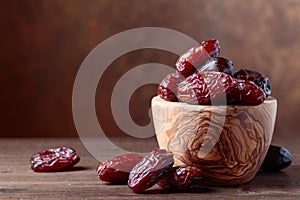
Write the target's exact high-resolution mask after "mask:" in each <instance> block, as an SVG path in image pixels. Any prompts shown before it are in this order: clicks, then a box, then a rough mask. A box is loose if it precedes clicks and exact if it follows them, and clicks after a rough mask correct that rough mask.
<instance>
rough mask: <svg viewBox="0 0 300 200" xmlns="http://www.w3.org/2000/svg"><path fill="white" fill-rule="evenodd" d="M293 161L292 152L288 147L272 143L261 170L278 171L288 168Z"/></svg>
mask: <svg viewBox="0 0 300 200" xmlns="http://www.w3.org/2000/svg"><path fill="white" fill-rule="evenodd" d="M291 163H292V154H291V153H290V152H289V151H288V150H287V149H286V148H284V147H278V146H274V145H270V147H269V150H268V152H267V155H266V157H265V159H264V161H263V163H262V165H261V167H260V170H261V171H265V172H277V171H280V170H282V169H284V168H287V167H288V166H290V164H291Z"/></svg>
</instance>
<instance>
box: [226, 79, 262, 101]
mask: <svg viewBox="0 0 300 200" xmlns="http://www.w3.org/2000/svg"><path fill="white" fill-rule="evenodd" d="M265 98H266V96H265V94H264V92H263V91H262V89H261V88H259V87H258V86H257V85H256V84H255V83H253V82H252V81H247V80H241V79H235V78H234V81H233V85H232V87H231V88H230V91H229V93H228V94H227V103H228V104H229V105H252V106H256V105H259V104H261V103H263V102H264V100H265Z"/></svg>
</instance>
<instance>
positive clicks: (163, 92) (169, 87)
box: [157, 72, 184, 102]
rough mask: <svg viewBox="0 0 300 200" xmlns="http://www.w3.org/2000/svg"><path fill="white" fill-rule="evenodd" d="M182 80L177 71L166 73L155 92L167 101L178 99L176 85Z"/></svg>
mask: <svg viewBox="0 0 300 200" xmlns="http://www.w3.org/2000/svg"><path fill="white" fill-rule="evenodd" d="M183 80H184V77H183V76H182V75H180V74H179V73H178V72H175V73H170V74H168V75H167V76H166V77H165V78H164V79H163V80H162V82H161V83H160V84H159V86H158V88H157V94H158V95H159V96H160V97H161V98H162V99H165V100H167V101H173V102H176V101H178V99H177V97H176V91H177V85H178V84H179V83H180V82H181V81H183Z"/></svg>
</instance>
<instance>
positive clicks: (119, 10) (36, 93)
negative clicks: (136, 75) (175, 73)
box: [0, 0, 300, 137]
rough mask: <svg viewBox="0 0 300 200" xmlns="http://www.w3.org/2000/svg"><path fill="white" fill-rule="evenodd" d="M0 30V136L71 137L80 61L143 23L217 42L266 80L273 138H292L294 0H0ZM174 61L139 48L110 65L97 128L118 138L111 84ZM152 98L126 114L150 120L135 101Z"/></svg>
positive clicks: (297, 13) (296, 95)
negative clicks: (273, 112)
mask: <svg viewBox="0 0 300 200" xmlns="http://www.w3.org/2000/svg"><path fill="white" fill-rule="evenodd" d="M0 25H1V28H0V45H1V49H0V89H1V98H0V110H1V119H0V123H1V126H0V136H3V137H11V136H22V137H27V136H28V137H29V136H51V137H52V136H77V133H76V129H75V126H74V123H73V118H72V88H73V82H74V80H75V77H76V73H77V70H78V69H79V67H80V64H81V63H82V61H83V59H84V58H85V57H86V56H87V54H88V53H89V52H90V51H91V50H92V49H93V48H94V47H95V46H96V45H97V44H99V43H100V42H101V41H103V40H105V39H107V38H108V37H110V36H112V35H114V34H117V33H119V32H121V31H125V30H127V29H132V28H137V27H143V26H157V27H165V28H170V29H174V30H176V31H180V32H182V33H185V34H187V35H189V36H191V37H192V38H194V39H196V40H198V41H202V40H205V39H209V38H216V39H218V40H220V42H221V46H222V56H223V57H227V58H230V59H231V60H232V61H233V62H234V64H235V68H236V69H239V68H241V67H243V66H246V67H250V68H252V69H254V70H259V71H261V72H263V73H264V74H266V75H267V76H269V78H270V79H271V83H272V89H273V90H272V95H273V96H275V97H276V98H277V99H278V103H279V104H278V115H277V125H276V130H275V136H276V135H292V134H295V135H296V134H298V129H299V128H300V123H299V119H300V110H299V109H300V106H299V103H300V91H299V88H300V79H299V78H298V77H299V74H300V66H299V63H300V58H299V53H300V1H298V0H286V1H279V0H278V1H274V0H264V1H261V0H253V1H250V2H245V1H239V0H228V1H219V0H211V1H201V0H194V1H193V0H189V1H179V0H178V1H174V0H154V1H139V0H128V1H125V0H124V1H123V0H115V1H110V0H88V1H86V0H72V1H67V0H26V1H23V0H19V1H18V0H2V1H1V2H0ZM176 58H177V57H176V56H175V55H172V54H170V53H167V52H161V51H157V50H140V51H136V52H132V53H128V54H125V55H123V56H121V57H120V58H119V59H117V60H116V61H115V62H114V63H113V64H112V65H111V67H110V68H109V70H108V71H106V73H105V78H104V79H101V81H100V82H99V88H101V92H100V89H99V91H97V95H96V102H97V103H96V110H97V114H98V117H99V121H100V122H101V124H105V126H106V128H110V130H111V133H110V134H112V135H118V134H119V133H118V132H119V130H118V128H116V127H115V125H114V124H113V122H112V117H111V112H110V110H109V109H108V108H109V106H107V105H109V103H110V101H109V97H110V94H111V91H112V88H113V85H114V84H115V82H116V80H118V78H119V77H121V76H122V74H123V73H125V72H126V71H127V70H129V69H130V68H132V67H133V66H136V65H139V64H143V63H148V62H158V63H164V64H168V65H171V66H172V65H174V62H175V61H176ZM100 86H101V87H100ZM154 94H155V86H153V85H147V86H145V87H143V88H141V89H140V90H138V91H137V92H136V93H135V94H134V97H133V98H132V99H133V100H132V102H131V105H130V108H132V109H131V112H132V116H133V118H134V119H135V120H136V121H137V122H138V123H140V124H145V123H147V120H149V119H148V118H147V117H146V112H147V108H148V106H149V104H147V105H146V104H141V103H140V102H141V101H143V102H145V101H147V102H149V99H150V97H151V96H153V95H154ZM135 97H136V98H135ZM136 108H138V109H136Z"/></svg>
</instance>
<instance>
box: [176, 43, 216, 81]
mask: <svg viewBox="0 0 300 200" xmlns="http://www.w3.org/2000/svg"><path fill="white" fill-rule="evenodd" d="M219 55H220V44H219V41H218V40H214V39H211V40H207V41H203V42H201V43H200V45H199V46H196V47H193V48H191V49H189V50H188V51H187V52H186V53H184V54H183V55H181V56H180V57H179V59H178V60H177V62H176V64H175V65H176V70H177V71H178V72H179V73H180V74H182V75H183V76H184V77H188V76H190V75H192V74H193V73H194V72H195V71H196V70H197V68H200V67H201V66H202V65H203V64H204V63H205V62H206V61H207V60H208V59H209V58H211V57H213V58H214V57H218V56H219Z"/></svg>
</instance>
